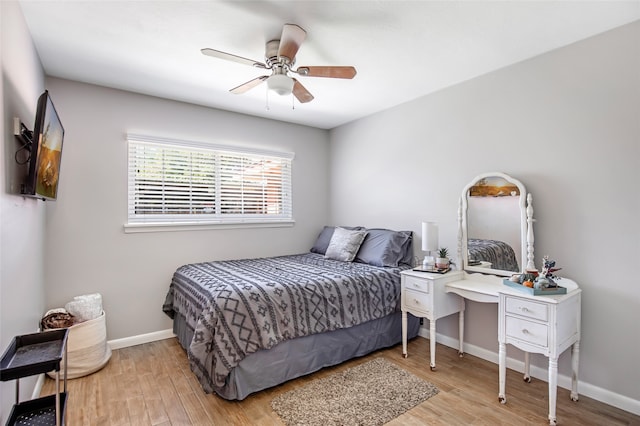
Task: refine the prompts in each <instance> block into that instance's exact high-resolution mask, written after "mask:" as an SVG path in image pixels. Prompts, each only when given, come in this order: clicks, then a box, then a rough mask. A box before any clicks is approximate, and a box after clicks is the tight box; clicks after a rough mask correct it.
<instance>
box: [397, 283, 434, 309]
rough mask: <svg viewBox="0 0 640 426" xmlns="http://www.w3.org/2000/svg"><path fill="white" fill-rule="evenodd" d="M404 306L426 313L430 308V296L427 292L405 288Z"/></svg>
mask: <svg viewBox="0 0 640 426" xmlns="http://www.w3.org/2000/svg"><path fill="white" fill-rule="evenodd" d="M403 296H404V307H405V308H406V309H409V310H411V309H416V310H419V311H421V312H424V313H426V314H428V313H430V312H431V310H432V306H431V296H430V295H429V294H426V293H423V292H420V291H415V290H411V289H407V290H406V291H405V292H404V294H403Z"/></svg>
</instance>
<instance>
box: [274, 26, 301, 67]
mask: <svg viewBox="0 0 640 426" xmlns="http://www.w3.org/2000/svg"><path fill="white" fill-rule="evenodd" d="M306 37H307V32H306V31H305V30H303V29H302V28H301V27H299V26H297V25H295V24H284V27H283V28H282V35H281V36H280V47H279V48H278V58H283V57H284V58H287V59H289V62H290V63H293V60H294V59H295V57H296V53H298V49H300V45H301V44H302V42H303V41H304V39H305V38H306Z"/></svg>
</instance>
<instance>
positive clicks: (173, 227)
mask: <svg viewBox="0 0 640 426" xmlns="http://www.w3.org/2000/svg"><path fill="white" fill-rule="evenodd" d="M294 224H295V220H293V219H292V220H283V221H272V222H250V221H245V222H234V223H220V222H209V223H207V222H166V223H125V224H124V233H125V234H135V233H142V232H172V231H202V230H209V229H241V228H289V227H292V226H293V225H294Z"/></svg>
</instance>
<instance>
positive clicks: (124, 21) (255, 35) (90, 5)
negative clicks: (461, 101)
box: [20, 0, 640, 129]
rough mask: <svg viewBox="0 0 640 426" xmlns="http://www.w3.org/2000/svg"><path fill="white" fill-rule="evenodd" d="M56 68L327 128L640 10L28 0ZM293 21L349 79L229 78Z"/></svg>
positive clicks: (47, 62) (70, 75) (568, 5)
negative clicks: (296, 93)
mask: <svg viewBox="0 0 640 426" xmlns="http://www.w3.org/2000/svg"><path fill="white" fill-rule="evenodd" d="M20 4H21V6H22V10H23V12H24V16H25V18H26V21H27V24H28V26H29V30H30V32H31V34H32V37H33V40H34V43H35V46H36V49H37V51H38V54H39V55H40V58H41V60H42V64H43V66H44V69H45V72H46V74H47V75H50V76H55V77H61V78H66V79H71V80H77V81H82V82H87V83H93V84H98V85H102V86H107V87H113V88H118V89H124V90H130V91H133V92H139V93H144V94H148V95H154V96H159V97H163V98H169V99H175V100H179V101H185V102H190V103H194V104H200V105H206V106H210V107H214V108H221V109H225V110H230V111H236V112H242V113H246V114H250V115H256V116H262V117H267V118H271V119H276V120H282V121H288V122H292V123H299V124H305V125H309V126H313V127H319V128H325V129H330V128H333V127H336V126H338V125H341V124H344V123H347V122H349V121H352V120H355V119H357V118H360V117H363V116H366V115H369V114H372V113H375V112H377V111H381V110H384V109H387V108H390V107H392V106H394V105H398V104H401V103H404V102H407V101H409V100H412V99H415V98H418V97H420V96H423V95H426V94H429V93H432V92H434V91H437V90H440V89H442V88H445V87H447V86H451V85H453V84H456V83H459V82H462V81H465V80H468V79H470V78H473V77H476V76H478V75H481V74H485V73H487V72H490V71H492V70H496V69H498V68H502V67H505V66H507V65H510V64H513V63H516V62H519V61H522V60H525V59H527V58H530V57H533V56H536V55H539V54H541V53H544V52H547V51H550V50H553V49H556V48H558V47H561V46H565V45H567V44H570V43H573V42H575V41H578V40H581V39H584V38H586V37H589V36H592V35H595V34H598V33H601V32H604V31H607V30H609V29H612V28H615V27H617V26H620V25H623V24H626V23H629V22H632V21H635V20H637V19H640V1H638V0H634V1H599V2H598V1H519V0H511V1H415V0H414V1H393V0H388V1H366V0H352V1H205V0H200V1H184V0H183V1H167V0H139V1H122V0H121V1H101V0H84V1H78V0H73V1H61V0H46V1H45V0H20ZM284 23H295V24H298V25H300V26H301V27H303V28H304V29H305V30H306V31H307V39H306V41H305V42H304V43H303V44H302V47H301V48H300V50H299V51H298V55H297V61H296V66H300V65H353V66H355V67H356V69H357V71H358V74H357V75H356V77H355V78H354V79H353V80H340V79H325V78H313V77H298V79H299V80H300V81H301V83H302V84H304V86H305V87H306V88H307V89H308V90H309V91H310V92H311V93H312V94H313V95H314V96H315V99H314V100H313V101H312V102H310V103H307V104H299V103H297V101H296V102H295V109H292V97H291V96H285V97H280V96H278V95H276V94H273V93H270V94H269V106H270V108H269V110H267V109H266V100H267V95H266V84H262V85H260V86H258V87H256V88H254V89H251V90H250V91H249V92H247V93H245V94H243V95H235V94H232V93H230V92H229V89H231V88H232V87H235V86H238V85H239V84H241V83H244V82H245V81H248V80H251V79H253V78H255V77H257V76H260V75H267V74H268V72H265V70H260V69H257V68H253V67H251V66H247V65H243V64H238V63H235V62H229V61H224V60H220V59H216V58H211V57H208V56H204V55H202V54H201V53H200V49H201V48H204V47H210V48H213V49H217V50H222V51H225V52H229V53H233V54H235V55H238V56H243V57H246V58H250V59H256V60H258V61H260V62H264V43H265V42H266V41H268V40H271V39H277V38H279V35H280V33H281V31H282V25H283V24H284Z"/></svg>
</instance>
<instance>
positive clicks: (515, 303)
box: [505, 296, 549, 321]
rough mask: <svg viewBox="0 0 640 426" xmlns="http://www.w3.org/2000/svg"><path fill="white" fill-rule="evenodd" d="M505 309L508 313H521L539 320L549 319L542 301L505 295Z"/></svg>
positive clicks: (547, 311) (546, 307)
mask: <svg viewBox="0 0 640 426" xmlns="http://www.w3.org/2000/svg"><path fill="white" fill-rule="evenodd" d="M505 300H506V311H507V313H510V314H516V315H522V316H523V317H527V318H533V319H537V320H540V321H548V320H549V309H548V306H547V305H545V304H544V303H538V302H532V301H530V300H523V299H519V298H517V297H508V296H507V297H506V298H505Z"/></svg>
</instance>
